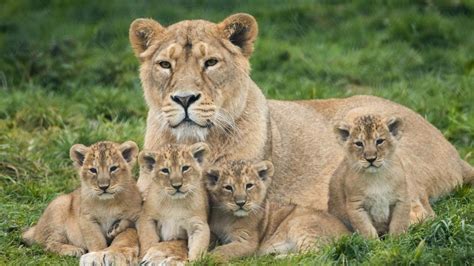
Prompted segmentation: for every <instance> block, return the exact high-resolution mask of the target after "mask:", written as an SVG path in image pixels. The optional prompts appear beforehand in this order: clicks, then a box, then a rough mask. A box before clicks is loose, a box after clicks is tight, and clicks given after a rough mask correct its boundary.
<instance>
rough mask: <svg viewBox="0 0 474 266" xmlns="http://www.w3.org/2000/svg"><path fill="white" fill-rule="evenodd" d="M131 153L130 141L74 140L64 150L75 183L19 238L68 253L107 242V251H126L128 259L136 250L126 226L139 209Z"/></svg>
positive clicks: (94, 248)
mask: <svg viewBox="0 0 474 266" xmlns="http://www.w3.org/2000/svg"><path fill="white" fill-rule="evenodd" d="M137 154H138V147H137V145H136V144H135V143H134V142H132V141H127V142H125V143H123V144H116V143H113V142H105V141H103V142H98V143H96V144H94V145H92V146H90V147H86V146H84V145H81V144H76V145H74V146H73V147H72V148H71V151H70V155H71V159H72V160H73V161H74V163H75V165H76V167H77V169H78V172H79V176H80V177H81V187H80V188H78V189H76V190H75V191H74V192H72V193H69V194H66V195H62V196H59V197H57V198H56V199H54V200H53V201H52V202H51V203H50V204H49V205H48V207H47V208H46V210H45V212H44V213H43V215H42V216H41V217H40V219H39V221H38V224H37V225H36V226H34V227H32V228H30V229H29V230H28V231H27V232H25V234H24V235H23V240H24V242H26V243H28V244H32V243H38V244H41V245H43V246H44V247H45V248H46V249H47V250H49V251H52V252H56V253H59V254H61V255H70V256H81V255H82V254H84V253H85V252H86V251H89V252H95V251H102V250H105V249H106V248H107V246H108V242H109V243H110V242H111V243H112V245H111V246H110V248H109V251H112V252H114V250H115V251H118V250H122V251H124V252H125V251H126V252H125V253H127V254H128V255H129V258H128V259H132V257H133V254H135V256H136V255H138V250H137V249H138V242H137V239H136V238H137V237H136V233H135V231H134V230H133V232H128V231H129V230H128V228H129V227H130V226H132V225H133V223H134V221H135V220H136V219H137V218H138V215H139V212H140V209H141V197H140V193H139V191H138V189H137V187H136V185H135V181H134V179H133V178H132V173H131V169H132V167H133V165H134V163H135V158H136V156H137ZM99 186H102V189H101V188H99ZM106 186H107V188H106ZM122 234H123V235H122ZM134 234H135V235H134ZM114 243H115V244H114Z"/></svg>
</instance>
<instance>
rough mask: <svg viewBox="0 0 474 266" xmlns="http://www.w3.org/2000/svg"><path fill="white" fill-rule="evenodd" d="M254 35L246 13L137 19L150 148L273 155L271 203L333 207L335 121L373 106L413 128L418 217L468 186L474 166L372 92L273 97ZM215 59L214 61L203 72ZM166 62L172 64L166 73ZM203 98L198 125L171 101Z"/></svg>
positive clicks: (219, 155)
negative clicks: (186, 146)
mask: <svg viewBox="0 0 474 266" xmlns="http://www.w3.org/2000/svg"><path fill="white" fill-rule="evenodd" d="M257 32H258V30H257V23H256V22H255V20H254V19H253V18H252V17H251V16H250V15H247V14H236V15H232V16H230V17H229V18H227V19H225V20H224V21H222V22H220V23H217V24H215V23H211V22H208V21H203V20H186V21H182V22H178V23H176V24H173V25H171V26H168V27H164V26H162V25H160V24H159V23H158V22H156V21H154V20H151V19H147V20H144V19H139V20H136V21H135V22H134V23H132V25H131V27H130V41H131V43H132V46H133V47H134V51H135V54H136V55H137V56H138V57H139V59H140V62H141V66H140V79H141V82H142V86H143V90H144V94H145V99H146V102H147V104H148V107H149V112H148V118H147V129H146V135H145V148H146V149H150V150H153V149H156V148H158V147H159V146H161V145H163V144H164V143H195V142H197V141H202V140H205V142H206V143H207V144H208V145H209V146H210V148H211V149H212V150H213V152H214V153H215V156H214V158H212V160H217V161H218V160H223V159H229V160H232V159H235V160H238V159H240V158H246V159H256V160H262V159H271V160H272V161H273V163H274V164H275V176H274V178H273V183H272V185H271V186H270V188H269V192H268V193H269V198H270V199H272V200H275V201H280V202H293V203H297V204H299V205H303V206H310V207H312V208H315V209H319V210H327V208H328V191H329V187H328V186H329V180H330V177H331V176H332V175H333V173H334V171H335V170H336V169H337V167H338V166H339V164H340V162H341V161H342V160H343V158H344V153H343V151H342V150H341V148H340V146H339V145H338V143H337V140H336V139H335V137H334V134H333V130H332V127H333V124H334V123H335V121H339V120H341V119H343V118H344V117H346V116H347V115H348V112H355V113H357V112H358V111H357V109H360V108H368V109H369V111H370V112H371V113H380V114H382V115H383V116H386V117H391V116H397V117H400V118H401V119H403V120H404V121H405V124H406V125H407V126H406V128H405V131H404V137H403V138H402V139H401V140H400V142H399V145H398V151H399V155H400V157H401V158H403V164H404V169H405V173H406V174H407V179H408V186H409V191H412V192H413V194H412V195H411V197H412V199H413V202H414V205H413V207H412V213H413V216H414V217H424V216H427V215H428V211H427V209H428V208H429V206H428V205H426V203H427V202H428V198H429V197H438V196H440V195H442V194H444V193H446V192H449V191H451V190H452V189H453V188H454V187H455V186H457V185H460V184H462V183H463V181H464V182H467V181H469V180H472V176H473V175H472V173H473V170H472V167H471V166H469V165H467V163H465V162H464V161H463V160H461V159H460V158H459V154H458V153H457V151H456V150H455V149H454V147H453V146H452V145H451V144H450V143H449V142H448V141H447V140H446V139H445V138H444V137H443V135H442V134H441V133H440V132H439V131H438V130H437V129H436V128H434V127H433V126H432V125H431V124H429V123H428V122H427V121H426V120H425V119H423V118H422V117H421V116H420V115H418V114H416V113H415V112H413V111H412V110H410V109H408V108H406V107H403V106H401V105H398V104H396V103H393V102H390V101H388V100H384V99H381V98H378V97H373V96H354V97H350V98H346V99H329V100H311V101H293V102H289V101H273V100H268V101H267V100H266V99H265V97H264V95H263V94H262V92H261V90H260V89H259V88H258V86H257V85H256V84H255V83H254V82H253V81H252V79H251V78H250V76H249V72H250V67H249V62H248V58H249V56H250V53H251V49H249V48H251V47H252V44H253V42H254V41H255V39H256V37H257V36H256V35H257ZM143 33H145V34H143ZM229 33H230V37H229ZM209 58H216V59H218V63H217V64H215V65H214V66H211V67H208V68H206V67H205V62H206V60H208V59H209ZM163 61H167V62H169V63H170V65H171V68H169V69H164V68H163V67H162V66H161V65H160V63H162V62H163ZM297 89H298V88H295V90H297ZM198 94H201V95H200V97H199V99H197V100H195V101H194V102H193V103H192V104H191V105H189V107H188V109H189V110H188V114H189V117H188V118H189V119H190V120H192V121H194V123H193V122H190V121H188V120H186V119H185V113H186V112H185V110H184V108H183V107H182V106H181V105H179V104H178V103H176V102H175V101H173V100H172V99H171V96H176V95H181V96H182V95H198ZM194 99H195V98H194ZM181 122H182V123H181ZM179 123H181V124H179ZM150 182H151V180H150V178H148V177H147V176H140V178H139V180H138V186H139V189H140V190H141V191H142V192H144V195H146V192H145V189H146V187H147V184H149V183H150ZM471 182H472V181H471ZM421 204H425V206H422V205H421Z"/></svg>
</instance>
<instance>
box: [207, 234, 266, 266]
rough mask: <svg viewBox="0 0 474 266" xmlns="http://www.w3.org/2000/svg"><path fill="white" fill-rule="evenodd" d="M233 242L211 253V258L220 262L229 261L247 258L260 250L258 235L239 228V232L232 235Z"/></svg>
mask: <svg viewBox="0 0 474 266" xmlns="http://www.w3.org/2000/svg"><path fill="white" fill-rule="evenodd" d="M230 238H231V242H230V243H228V244H225V245H222V246H218V247H217V248H215V249H214V250H213V251H211V253H210V254H211V256H212V257H213V258H215V259H217V260H218V261H224V262H225V261H228V260H231V259H234V258H240V257H246V256H250V255H252V254H254V253H255V252H256V251H257V248H258V243H259V239H258V233H257V232H249V231H247V230H245V229H243V228H239V232H232V233H231V236H230Z"/></svg>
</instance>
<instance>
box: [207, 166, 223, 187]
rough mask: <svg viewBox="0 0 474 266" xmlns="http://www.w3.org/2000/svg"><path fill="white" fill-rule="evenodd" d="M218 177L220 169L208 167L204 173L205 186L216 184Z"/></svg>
mask: <svg viewBox="0 0 474 266" xmlns="http://www.w3.org/2000/svg"><path fill="white" fill-rule="evenodd" d="M219 178H220V171H219V169H214V168H213V169H209V170H207V171H206V173H205V182H206V185H207V187H209V188H210V187H213V186H215V185H216V184H217V181H219Z"/></svg>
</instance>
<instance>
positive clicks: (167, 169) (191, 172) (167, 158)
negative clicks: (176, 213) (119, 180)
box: [139, 142, 209, 199]
mask: <svg viewBox="0 0 474 266" xmlns="http://www.w3.org/2000/svg"><path fill="white" fill-rule="evenodd" d="M208 152H209V147H208V145H207V144H206V143H203V142H199V143H196V144H194V145H190V146H189V145H180V144H170V145H166V146H164V147H162V148H161V149H159V150H157V151H142V152H141V153H140V156H139V163H140V175H142V174H144V175H151V176H152V177H153V180H154V183H155V184H156V185H158V189H159V191H160V192H161V193H164V194H165V195H167V196H169V197H171V198H172V199H183V198H185V197H186V196H187V195H189V194H191V193H193V192H194V191H195V190H196V189H198V188H199V186H201V185H202V182H203V181H202V169H201V167H202V165H203V164H204V163H205V159H206V156H207V154H208Z"/></svg>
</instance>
